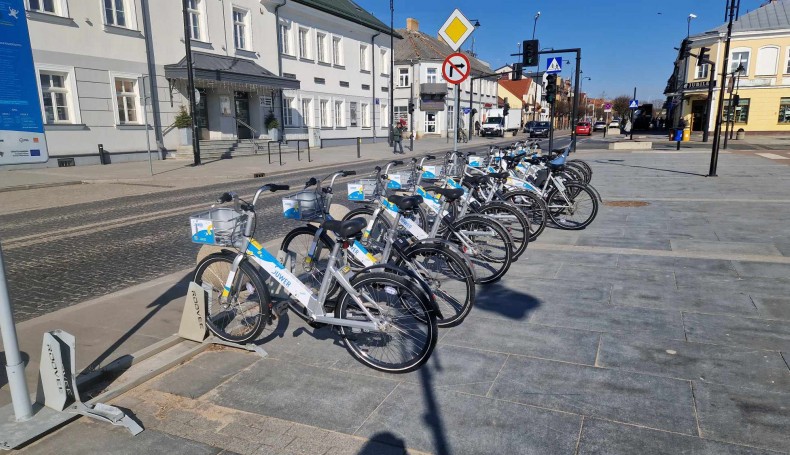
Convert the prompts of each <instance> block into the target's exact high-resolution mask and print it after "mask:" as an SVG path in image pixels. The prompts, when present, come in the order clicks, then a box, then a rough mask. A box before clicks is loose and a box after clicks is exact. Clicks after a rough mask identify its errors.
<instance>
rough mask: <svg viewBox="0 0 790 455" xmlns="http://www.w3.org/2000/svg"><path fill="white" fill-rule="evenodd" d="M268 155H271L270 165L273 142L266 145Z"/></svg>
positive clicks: (270, 162)
mask: <svg viewBox="0 0 790 455" xmlns="http://www.w3.org/2000/svg"><path fill="white" fill-rule="evenodd" d="M266 153H268V154H269V164H272V142H271V141H269V142H267V143H266Z"/></svg>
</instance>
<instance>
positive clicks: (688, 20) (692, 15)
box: [686, 13, 697, 38]
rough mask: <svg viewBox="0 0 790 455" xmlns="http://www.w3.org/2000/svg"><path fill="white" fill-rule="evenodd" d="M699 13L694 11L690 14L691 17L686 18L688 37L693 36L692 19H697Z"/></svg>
mask: <svg viewBox="0 0 790 455" xmlns="http://www.w3.org/2000/svg"><path fill="white" fill-rule="evenodd" d="M696 18H697V15H696V14H694V13H691V14H689V17H688V18H687V19H686V38H688V37H689V36H691V20H692V19H696Z"/></svg>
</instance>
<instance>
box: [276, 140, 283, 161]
mask: <svg viewBox="0 0 790 455" xmlns="http://www.w3.org/2000/svg"><path fill="white" fill-rule="evenodd" d="M277 148H278V149H279V153H280V166H282V165H283V143H282V142H278V143H277Z"/></svg>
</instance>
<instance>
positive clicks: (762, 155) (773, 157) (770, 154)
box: [756, 153, 790, 160]
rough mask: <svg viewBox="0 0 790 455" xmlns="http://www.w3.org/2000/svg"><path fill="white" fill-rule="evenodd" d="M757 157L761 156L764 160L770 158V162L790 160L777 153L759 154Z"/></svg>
mask: <svg viewBox="0 0 790 455" xmlns="http://www.w3.org/2000/svg"><path fill="white" fill-rule="evenodd" d="M756 155H757V156H761V157H763V158H768V159H769V160H790V158H788V157H786V156H782V155H777V154H776V153H757V154H756Z"/></svg>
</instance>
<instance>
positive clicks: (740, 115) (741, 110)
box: [724, 98, 749, 123]
mask: <svg viewBox="0 0 790 455" xmlns="http://www.w3.org/2000/svg"><path fill="white" fill-rule="evenodd" d="M734 117H735V123H749V98H741V99H740V101H739V102H738V105H737V106H735V115H734ZM724 118H725V119H726V121H728V122H731V121H732V120H733V114H732V113H730V106H729V103H725V104H724Z"/></svg>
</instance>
